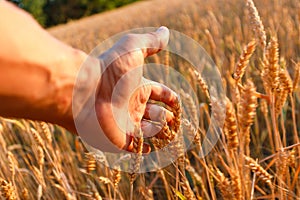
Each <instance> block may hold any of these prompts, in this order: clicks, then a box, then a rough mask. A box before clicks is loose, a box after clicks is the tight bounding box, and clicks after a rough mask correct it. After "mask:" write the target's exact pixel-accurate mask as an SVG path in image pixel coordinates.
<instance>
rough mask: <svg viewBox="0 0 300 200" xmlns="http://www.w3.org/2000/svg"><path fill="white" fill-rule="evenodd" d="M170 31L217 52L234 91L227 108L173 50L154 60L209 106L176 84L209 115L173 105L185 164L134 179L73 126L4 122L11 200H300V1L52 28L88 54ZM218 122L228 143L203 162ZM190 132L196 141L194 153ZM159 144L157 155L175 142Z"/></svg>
mask: <svg viewBox="0 0 300 200" xmlns="http://www.w3.org/2000/svg"><path fill="white" fill-rule="evenodd" d="M161 25H165V26H167V27H168V28H170V29H174V30H177V31H180V32H182V33H184V34H186V35H187V36H189V37H191V38H193V39H194V40H195V41H197V42H198V43H199V44H200V45H202V46H203V48H204V49H205V50H206V51H207V52H208V54H209V55H210V56H211V58H212V59H213V61H214V62H215V63H216V65H217V66H218V69H219V71H220V74H221V77H222V84H223V88H224V90H225V92H226V96H227V97H226V98H225V99H224V102H225V106H224V112H221V111H222V109H221V108H219V107H218V106H221V105H220V104H218V102H215V101H214V100H213V99H212V98H210V91H208V86H207V85H206V82H205V77H202V76H201V74H199V73H197V72H195V71H193V70H191V68H188V67H189V66H188V63H186V62H184V61H182V60H180V59H179V58H177V57H176V56H175V55H172V54H168V53H166V52H165V51H162V52H160V53H159V54H157V55H155V56H152V57H150V58H148V59H147V62H156V63H162V64H165V65H169V66H173V67H174V69H176V70H177V71H178V72H180V73H181V74H183V75H184V76H185V77H186V79H187V80H189V82H190V84H191V86H192V87H193V89H194V90H195V91H196V94H197V96H198V99H199V102H198V103H197V104H198V105H195V102H194V101H189V100H190V99H191V98H192V97H191V96H190V95H189V94H187V93H184V92H183V91H182V90H181V88H176V87H175V88H172V89H174V90H175V91H176V92H177V93H178V94H179V95H181V98H185V99H186V102H190V104H189V105H185V107H184V109H185V110H186V111H188V112H189V113H191V116H196V115H197V114H195V113H197V112H199V113H200V114H201V115H200V116H201V117H200V118H199V122H198V121H197V120H194V118H193V117H187V116H185V115H184V114H182V109H183V107H181V105H178V107H177V108H175V109H174V110H172V111H173V112H174V116H175V117H176V118H177V119H178V121H177V122H178V123H177V125H178V127H176V128H172V127H165V129H163V130H164V134H166V135H167V136H168V135H171V136H173V137H172V138H174V140H176V145H174V147H173V148H174V154H176V155H178V156H179V158H178V159H177V160H176V161H174V162H173V163H172V164H170V165H169V166H167V167H165V168H162V169H160V170H158V171H156V172H148V173H142V174H139V173H131V174H128V173H125V172H122V171H119V170H117V169H110V168H108V167H106V166H104V165H103V164H101V163H99V162H97V159H96V157H95V155H93V154H92V153H88V152H87V151H86V150H85V148H84V146H83V144H82V143H81V141H80V139H79V138H78V137H76V136H74V135H72V134H70V133H68V132H67V131H65V130H64V129H63V128H60V127H58V126H55V125H52V124H48V123H45V122H36V121H28V120H24V119H6V118H0V191H1V198H2V199H7V200H14V199H24V200H31V199H51V200H53V199H55V200H56V199H68V200H71V199H72V200H73V199H97V200H99V199H124V200H127V199H136V200H140V199H146V200H151V199H177V200H185V199H187V200H190V199H206V200H210V199H211V200H216V199H225V200H226V199H228V200H233V199H238V200H241V199H280V200H281V199H282V200H283V199H288V200H292V199H300V141H299V137H300V134H299V133H300V89H299V76H300V2H299V0H265V1H259V0H253V1H252V0H230V1H229V0H210V1H207V0H185V1H181V0H169V1H162V0H153V1H141V2H137V3H134V4H132V5H128V6H125V7H123V8H120V9H117V10H113V11H109V12H106V13H103V14H98V15H95V16H91V17H87V18H85V19H82V20H79V21H73V22H69V23H68V24H66V25H60V26H58V27H53V28H51V29H49V32H50V33H51V34H53V35H54V36H55V37H57V38H58V39H60V40H63V41H65V42H66V43H68V44H70V45H72V46H73V47H76V48H79V49H82V50H84V51H85V52H89V51H91V50H92V49H93V48H94V47H96V46H97V45H98V44H99V43H100V42H101V41H103V40H104V39H105V38H108V37H110V36H112V35H113V34H116V33H119V32H121V31H125V30H128V29H131V28H138V27H150V26H152V27H159V26H161ZM189 53H190V54H193V53H194V52H189ZM193 56H195V57H197V55H193ZM187 69H189V70H187ZM162 82H163V80H162ZM213 108H214V109H213ZM211 117H214V118H215V119H216V120H217V122H218V120H219V119H220V121H222V118H224V119H225V120H224V123H220V127H219V128H218V132H219V133H220V139H219V141H218V142H217V144H216V145H215V146H214V148H213V149H212V151H211V152H210V153H209V154H208V155H207V156H205V157H204V158H202V157H201V156H200V155H201V145H202V140H203V138H204V137H205V135H206V134H207V127H208V124H209V122H210V120H211ZM179 119H181V120H179ZM195 123H197V124H195ZM182 127H185V129H181V128H182ZM196 127H198V128H196ZM180 130H185V131H187V132H188V133H184V134H189V135H194V136H195V137H194V138H193V143H194V144H193V148H191V149H190V150H189V151H187V152H184V151H182V149H183V145H184V143H183V141H182V140H183V137H182V134H183V133H182V131H180ZM174 135H176V136H174ZM151 141H152V145H153V147H154V149H155V148H161V147H162V146H164V145H166V142H165V141H163V139H158V138H154V139H153V140H151ZM137 143H139V141H137ZM137 148H138V147H137ZM137 151H138V150H137ZM137 155H140V154H137ZM140 156H141V155H140ZM138 161H139V159H137V162H138ZM137 166H138V165H137ZM137 170H138V169H137Z"/></svg>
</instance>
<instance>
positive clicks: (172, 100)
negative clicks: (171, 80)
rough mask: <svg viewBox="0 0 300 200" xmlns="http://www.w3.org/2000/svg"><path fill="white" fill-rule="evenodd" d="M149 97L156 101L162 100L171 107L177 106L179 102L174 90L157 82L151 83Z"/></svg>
mask: <svg viewBox="0 0 300 200" xmlns="http://www.w3.org/2000/svg"><path fill="white" fill-rule="evenodd" d="M149 98H150V99H152V100H155V101H161V102H163V103H165V104H167V105H168V106H170V107H173V106H175V105H176V104H178V102H179V97H178V95H177V94H176V93H175V92H174V91H173V90H171V89H170V88H168V87H167V86H165V85H163V84H161V83H156V82H153V83H151V94H150V97H149Z"/></svg>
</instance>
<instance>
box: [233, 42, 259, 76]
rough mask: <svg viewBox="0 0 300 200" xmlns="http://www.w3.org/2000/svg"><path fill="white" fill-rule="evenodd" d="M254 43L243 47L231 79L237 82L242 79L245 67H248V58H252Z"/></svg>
mask: <svg viewBox="0 0 300 200" xmlns="http://www.w3.org/2000/svg"><path fill="white" fill-rule="evenodd" d="M255 46H256V42H255V40H252V41H251V42H249V43H248V44H247V46H245V48H244V50H243V53H242V54H241V56H240V58H239V60H238V62H237V64H236V66H235V71H234V73H233V74H232V77H233V78H234V79H235V80H236V81H237V82H238V81H240V80H241V79H242V77H243V75H244V73H245V70H246V67H247V66H248V63H249V60H250V57H251V56H252V54H253V52H254V51H255Z"/></svg>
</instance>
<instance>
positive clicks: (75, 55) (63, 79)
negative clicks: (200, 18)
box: [0, 1, 177, 152]
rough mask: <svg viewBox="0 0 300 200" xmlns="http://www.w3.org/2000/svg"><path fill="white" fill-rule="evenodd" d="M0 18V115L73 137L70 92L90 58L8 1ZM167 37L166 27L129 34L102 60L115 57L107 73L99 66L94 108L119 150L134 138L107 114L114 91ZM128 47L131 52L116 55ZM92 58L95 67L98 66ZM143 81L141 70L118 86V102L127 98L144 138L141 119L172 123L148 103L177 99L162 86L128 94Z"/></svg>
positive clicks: (145, 124) (1, 3)
mask: <svg viewBox="0 0 300 200" xmlns="http://www.w3.org/2000/svg"><path fill="white" fill-rule="evenodd" d="M0 16H1V18H2V19H9V20H1V21H0V30H1V37H0V45H1V48H0V115H1V116H3V117H18V118H28V119H33V120H43V121H47V122H51V123H55V124H58V125H61V126H63V127H65V128H67V129H68V130H69V131H71V132H73V133H74V134H76V128H75V125H74V119H73V113H72V92H73V89H74V84H75V80H76V78H77V73H78V70H79V68H80V66H81V64H82V63H83V62H84V61H85V60H86V58H87V56H88V55H87V54H85V53H84V52H82V51H80V50H78V49H74V48H72V47H70V46H68V45H66V44H64V43H62V42H61V41H59V40H57V39H55V38H54V37H52V36H51V35H50V34H48V32H47V31H45V30H44V29H43V28H42V27H41V26H39V24H38V23H37V22H36V21H35V20H34V19H33V18H32V17H31V16H30V15H29V14H27V13H26V12H24V11H22V10H20V9H19V8H17V7H15V6H14V5H12V4H11V3H9V2H6V1H0ZM168 39H169V31H168V29H167V28H165V27H162V28H160V29H159V30H158V31H156V32H153V33H148V34H135V35H127V36H125V37H123V38H122V39H121V40H120V41H119V42H117V43H116V44H115V45H114V46H113V47H112V48H111V49H109V50H107V51H106V52H104V53H103V54H102V55H101V57H100V59H101V60H102V61H103V62H104V63H105V59H106V57H107V56H110V55H117V56H118V59H116V60H115V61H114V62H113V63H111V64H110V65H109V66H107V69H106V70H105V71H104V66H103V64H102V65H101V64H99V67H100V68H101V70H102V71H104V73H103V76H102V77H101V80H100V82H99V85H98V86H97V87H98V89H97V91H98V92H97V95H96V103H95V108H96V112H97V117H98V121H99V123H100V125H101V127H102V129H103V131H104V134H105V135H106V136H107V137H108V138H109V140H110V141H111V142H112V143H113V144H114V145H115V146H116V147H118V148H119V149H126V150H131V149H132V144H131V142H132V138H131V137H130V136H129V135H125V134H123V133H121V131H120V130H119V129H118V127H117V126H116V122H115V120H114V117H113V114H112V110H111V96H112V91H113V88H114V86H115V84H116V83H117V81H118V80H119V79H120V77H121V76H122V75H123V74H126V73H127V72H128V71H130V70H132V69H134V68H136V67H138V66H141V65H143V63H144V58H146V57H148V56H151V55H153V54H155V53H157V52H158V51H160V50H161V49H162V48H164V47H165V46H166V45H167V43H168ZM148 47H152V48H148ZM126 49H128V50H130V49H135V51H129V52H128V53H127V54H124V55H118V53H119V52H121V50H122V51H124V50H126ZM94 59H95V60H94V61H93V62H94V63H98V62H99V61H98V60H97V58H94ZM142 80H143V78H142V71H140V73H137V74H135V75H134V76H131V77H130V79H129V78H128V79H126V80H125V82H124V83H125V84H122V87H123V88H122V91H124V92H123V93H122V94H120V95H119V96H118V98H119V99H118V98H117V99H116V102H119V104H118V106H120V107H122V106H124V105H123V104H124V101H123V99H130V104H129V107H128V110H129V114H130V117H131V120H132V121H133V123H134V124H135V125H136V126H140V127H141V128H142V129H144V130H145V134H146V136H147V130H149V129H151V128H149V126H151V124H149V123H148V122H147V121H145V120H143V119H150V118H151V119H152V120H153V118H156V119H154V120H160V119H158V118H159V117H160V116H162V113H163V114H166V115H165V117H166V120H167V121H168V122H169V123H171V121H172V117H173V115H172V113H171V112H170V111H167V110H166V109H164V108H162V107H160V106H157V105H154V104H150V103H148V100H149V99H153V100H156V101H162V102H164V103H165V104H168V105H169V106H172V105H173V104H174V103H175V102H176V100H177V99H176V98H177V97H176V94H175V93H174V92H173V91H171V90H170V89H169V88H167V87H166V86H164V85H161V84H155V85H153V84H151V85H149V86H146V87H140V88H139V89H138V90H136V92H134V93H133V94H131V93H129V92H127V91H129V88H130V87H136V86H137V85H138V84H139V83H140V82H141V81H142ZM86 90H90V88H86ZM150 116H151V117H150ZM149 151H150V148H149V147H148V146H147V145H145V148H144V152H149Z"/></svg>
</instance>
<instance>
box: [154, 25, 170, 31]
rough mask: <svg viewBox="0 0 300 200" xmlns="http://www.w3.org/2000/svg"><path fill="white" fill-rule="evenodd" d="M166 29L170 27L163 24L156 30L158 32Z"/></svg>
mask: <svg viewBox="0 0 300 200" xmlns="http://www.w3.org/2000/svg"><path fill="white" fill-rule="evenodd" d="M166 29H168V28H167V27H165V26H161V27H159V28H158V29H157V30H156V32H162V31H165V30H166Z"/></svg>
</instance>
